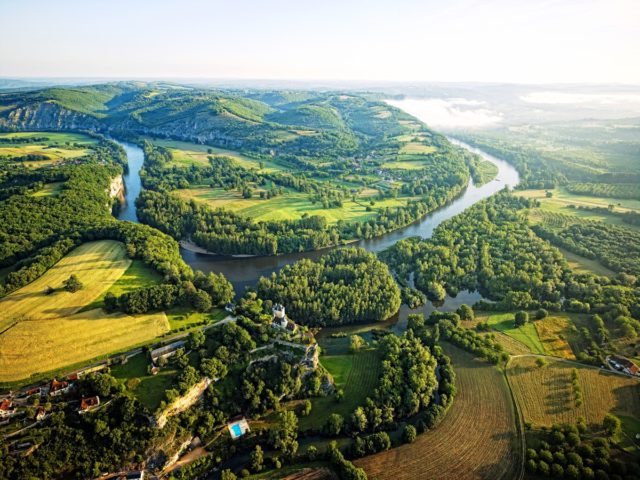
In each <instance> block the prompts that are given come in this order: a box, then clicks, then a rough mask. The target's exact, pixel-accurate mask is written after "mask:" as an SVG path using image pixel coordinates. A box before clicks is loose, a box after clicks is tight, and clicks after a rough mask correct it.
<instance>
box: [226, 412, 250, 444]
mask: <svg viewBox="0 0 640 480" xmlns="http://www.w3.org/2000/svg"><path fill="white" fill-rule="evenodd" d="M227 428H228V429H229V434H230V435H231V439H232V440H236V439H237V438H240V437H241V436H243V435H244V434H245V433H247V432H250V431H251V429H250V428H249V422H247V419H246V418H244V417H242V418H241V419H240V420H236V421H235V422H231V423H230V424H228V425H227Z"/></svg>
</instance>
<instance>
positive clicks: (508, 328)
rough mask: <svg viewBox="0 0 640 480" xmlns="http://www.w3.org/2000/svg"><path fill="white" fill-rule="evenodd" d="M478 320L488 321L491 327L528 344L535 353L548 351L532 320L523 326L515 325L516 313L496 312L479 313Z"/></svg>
mask: <svg viewBox="0 0 640 480" xmlns="http://www.w3.org/2000/svg"><path fill="white" fill-rule="evenodd" d="M477 319H478V320H480V321H484V322H487V323H488V324H489V326H491V328H493V329H495V330H498V331H499V332H502V333H504V334H505V335H508V336H510V337H511V338H513V339H514V340H517V341H518V342H520V343H522V344H524V345H526V346H527V347H528V348H529V349H530V350H531V351H532V352H533V353H540V354H544V353H546V352H545V350H544V346H543V345H542V342H540V338H539V337H538V332H537V331H536V329H535V327H534V326H533V324H532V323H531V322H529V323H527V324H525V325H522V326H521V327H516V326H515V314H514V313H495V314H488V316H487V317H485V316H484V315H478V317H477Z"/></svg>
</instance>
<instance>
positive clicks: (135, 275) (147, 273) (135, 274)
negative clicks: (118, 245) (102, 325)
mask: <svg viewBox="0 0 640 480" xmlns="http://www.w3.org/2000/svg"><path fill="white" fill-rule="evenodd" d="M160 283H162V275H160V274H159V273H158V272H156V271H155V270H154V269H152V268H150V267H148V266H147V265H145V263H144V262H143V261H142V260H133V261H132V262H131V265H129V268H127V270H126V271H125V272H124V273H123V274H122V276H121V277H120V278H118V280H116V281H115V282H114V283H113V285H111V287H109V289H108V290H107V291H105V292H104V293H102V294H101V295H100V296H99V297H98V298H96V299H95V300H94V301H93V302H91V304H89V305H87V306H86V307H85V308H83V310H91V309H93V308H102V307H103V306H104V297H105V295H106V294H107V293H112V294H113V295H115V296H119V295H122V294H124V293H128V292H130V291H132V290H136V289H138V288H142V287H148V286H151V285H158V284H160Z"/></svg>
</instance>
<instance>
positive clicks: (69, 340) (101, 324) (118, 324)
mask: <svg viewBox="0 0 640 480" xmlns="http://www.w3.org/2000/svg"><path fill="white" fill-rule="evenodd" d="M168 330H169V323H168V321H167V317H166V315H165V314H164V313H153V314H146V315H135V316H130V315H126V314H124V313H114V314H110V315H107V314H106V313H105V312H104V311H103V310H102V309H95V310H91V311H88V312H82V313H78V314H75V315H70V316H67V317H65V318H56V319H51V318H46V319H45V318H41V319H37V320H36V319H33V320H25V321H21V322H19V323H17V324H16V325H15V326H13V327H11V328H10V329H8V330H6V331H5V332H3V333H2V334H1V335H0V352H2V353H1V354H0V382H12V381H17V380H22V379H26V378H29V377H30V376H32V375H34V374H38V373H45V372H49V371H54V370H57V369H61V368H64V367H67V366H71V365H75V364H79V363H81V362H87V361H89V360H91V359H94V358H99V357H102V356H106V355H108V354H111V353H114V352H118V351H123V350H126V349H129V348H133V347H135V346H138V345H142V344H144V343H146V342H148V341H150V340H152V339H154V338H155V337H157V336H159V335H162V334H163V333H165V332H167V331H168Z"/></svg>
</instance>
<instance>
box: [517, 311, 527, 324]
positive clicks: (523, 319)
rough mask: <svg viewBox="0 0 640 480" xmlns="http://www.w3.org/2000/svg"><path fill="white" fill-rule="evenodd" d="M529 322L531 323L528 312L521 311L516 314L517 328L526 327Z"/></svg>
mask: <svg viewBox="0 0 640 480" xmlns="http://www.w3.org/2000/svg"><path fill="white" fill-rule="evenodd" d="M528 321H529V314H528V313H527V312H525V311H524V310H520V311H519V312H516V316H515V325H516V327H521V326H523V325H525V324H526V323H527V322H528Z"/></svg>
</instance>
